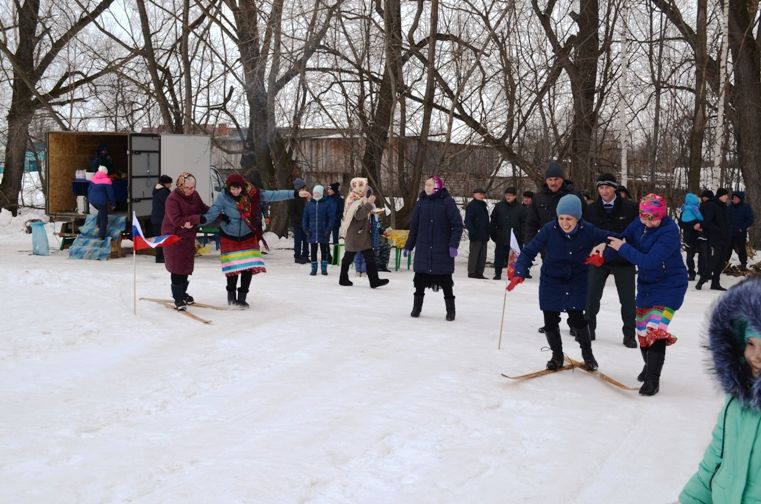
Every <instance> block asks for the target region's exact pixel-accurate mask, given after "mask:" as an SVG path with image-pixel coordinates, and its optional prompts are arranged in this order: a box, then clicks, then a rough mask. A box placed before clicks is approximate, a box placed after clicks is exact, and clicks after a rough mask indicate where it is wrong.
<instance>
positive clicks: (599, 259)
mask: <svg viewBox="0 0 761 504" xmlns="http://www.w3.org/2000/svg"><path fill="white" fill-rule="evenodd" d="M584 264H589V265H590V266H594V267H595V268H599V267H600V266H602V265H603V264H605V259H604V258H603V256H601V255H599V254H595V255H591V256H589V257H587V258H586V260H585V261H584Z"/></svg>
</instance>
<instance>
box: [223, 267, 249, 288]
mask: <svg viewBox="0 0 761 504" xmlns="http://www.w3.org/2000/svg"><path fill="white" fill-rule="evenodd" d="M253 276H254V274H253V273H251V271H250V270H246V271H241V272H240V275H229V276H228V277H227V290H228V292H235V287H236V286H237V285H238V277H240V291H241V292H244V293H246V292H248V288H249V287H250V286H251V277H253Z"/></svg>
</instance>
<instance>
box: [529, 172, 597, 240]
mask: <svg viewBox="0 0 761 504" xmlns="http://www.w3.org/2000/svg"><path fill="white" fill-rule="evenodd" d="M566 194H573V195H575V196H577V197H578V198H579V200H581V208H582V211H583V215H582V217H583V218H585V219H586V216H587V210H586V206H587V205H586V204H585V203H584V198H583V197H582V196H581V195H580V194H579V193H577V192H576V190H575V189H574V187H573V182H571V181H570V180H566V179H565V173H564V172H563V167H562V166H560V163H558V162H557V161H550V163H549V164H548V166H547V169H546V170H545V172H544V185H543V186H542V189H541V190H540V191H537V192H536V193H534V198H533V200H532V202H531V206H530V207H529V211H528V216H527V217H526V225H525V227H524V230H523V243H525V244H528V243H529V242H530V241H531V240H532V239H533V238H534V236H536V234H537V233H538V232H539V230H540V229H541V228H542V226H544V225H545V224H547V223H548V222H550V221H552V220H554V219H556V218H557V214H556V213H555V209H556V208H557V206H558V201H560V198H562V197H563V196H565V195H566Z"/></svg>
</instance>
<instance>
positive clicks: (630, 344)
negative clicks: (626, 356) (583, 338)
mask: <svg viewBox="0 0 761 504" xmlns="http://www.w3.org/2000/svg"><path fill="white" fill-rule="evenodd" d="M592 339H594V338H592ZM624 346H625V347H626V348H637V338H635V337H634V335H633V334H624Z"/></svg>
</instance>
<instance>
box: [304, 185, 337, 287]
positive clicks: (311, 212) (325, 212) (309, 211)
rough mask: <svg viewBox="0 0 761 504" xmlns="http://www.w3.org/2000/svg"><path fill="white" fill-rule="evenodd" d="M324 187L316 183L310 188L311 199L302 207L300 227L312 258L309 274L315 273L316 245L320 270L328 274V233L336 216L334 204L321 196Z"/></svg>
mask: <svg viewBox="0 0 761 504" xmlns="http://www.w3.org/2000/svg"><path fill="white" fill-rule="evenodd" d="M324 191H325V188H324V187H323V186H321V185H316V186H314V188H313V189H312V199H311V200H310V201H309V202H307V204H306V207H305V208H304V217H303V219H302V221H301V228H302V229H303V230H304V234H306V237H307V241H308V242H309V248H310V256H311V257H310V258H311V260H312V270H311V271H310V272H309V274H310V275H312V276H315V275H317V247H319V248H320V255H321V261H320V272H321V273H322V274H323V275H327V274H328V247H329V242H330V233H331V231H332V230H333V223H334V222H335V219H336V216H335V214H334V213H333V212H335V205H332V204H331V203H330V202H329V201H326V198H323V192H324Z"/></svg>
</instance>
